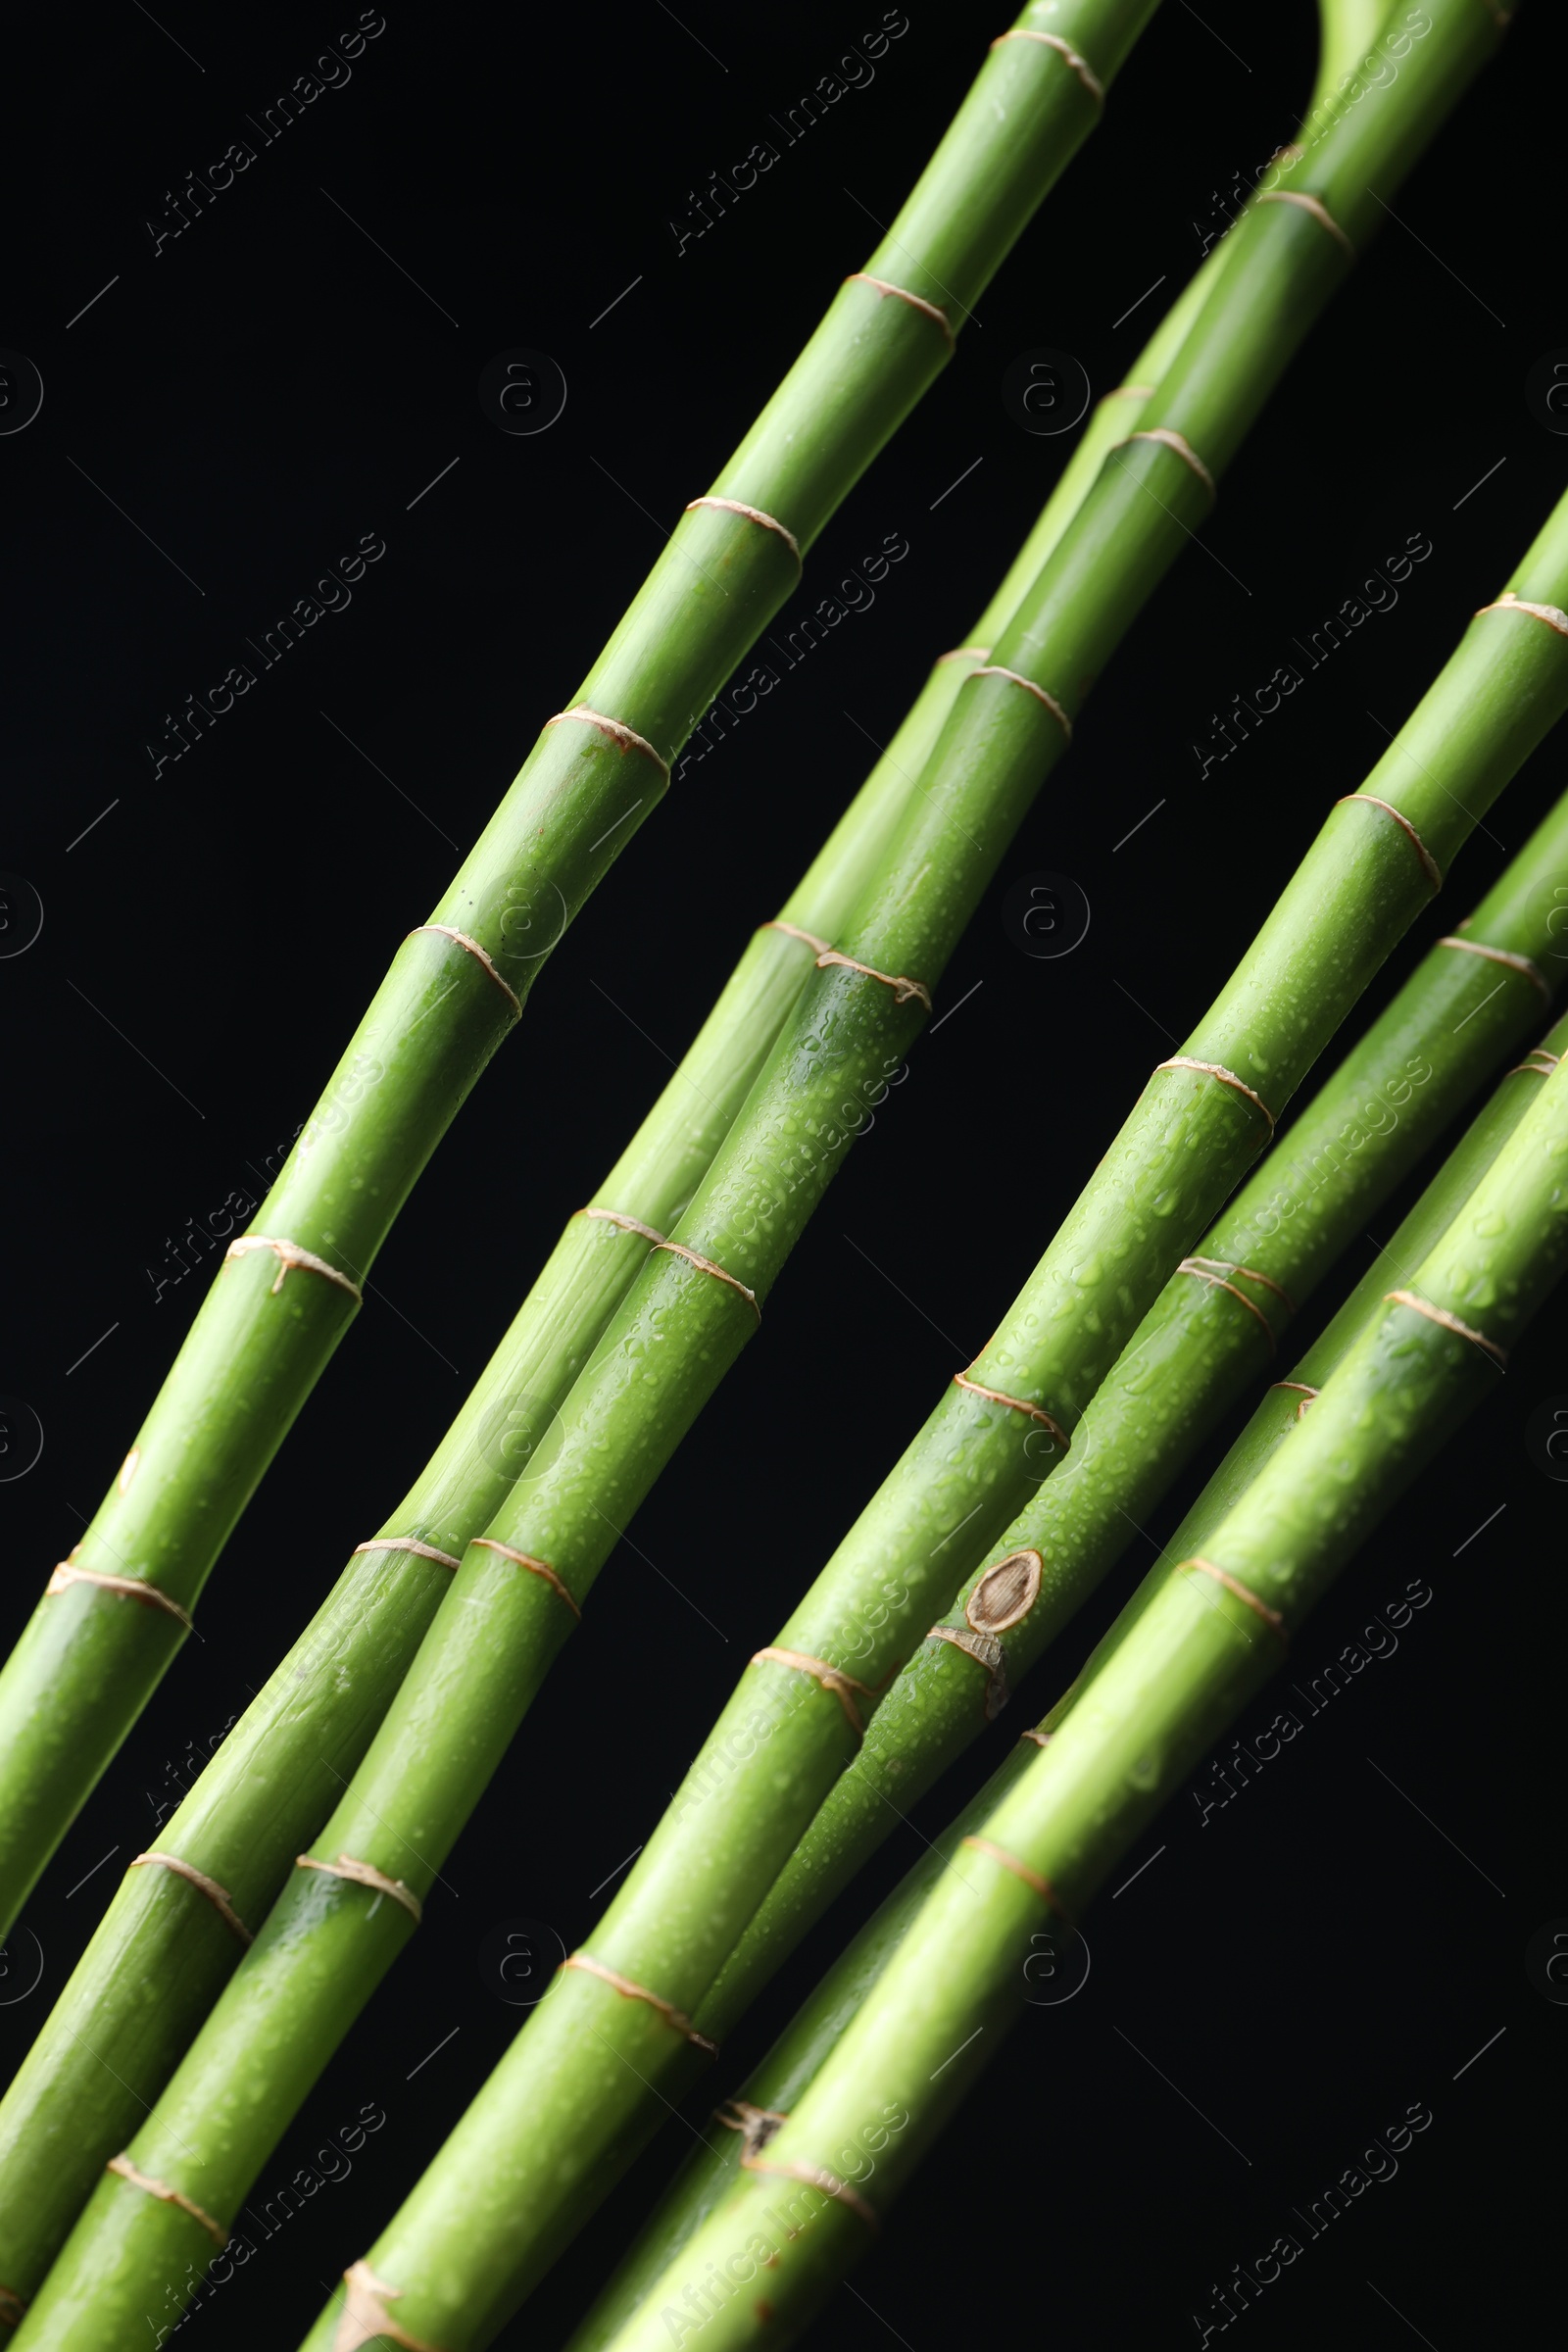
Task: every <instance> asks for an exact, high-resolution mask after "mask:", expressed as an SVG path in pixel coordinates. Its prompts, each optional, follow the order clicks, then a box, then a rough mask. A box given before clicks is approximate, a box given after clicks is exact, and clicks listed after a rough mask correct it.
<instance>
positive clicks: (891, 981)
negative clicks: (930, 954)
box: [816, 948, 931, 1012]
mask: <svg viewBox="0 0 1568 2352" xmlns="http://www.w3.org/2000/svg"><path fill="white" fill-rule="evenodd" d="M832 965H837V966H839V967H840V968H842V969H843V970H844V971H846V972H858V973H859V974H860V977H861V978H862V979H863V980H879V981H880V982H881V984H882V986H883V987H884V988H891V989H892V991H893V1002H894V1004H895V1005H907V1003H908V1002H909V999H910V998H911V997H918V998H919V1000H920V1002H921V1004H922V1005H924V1006H925V1008H926V1010H927V1012H929V1011H930V1009H931V991H930V990H929V989H928V988H927V987H926V986H925V983H924V982H923V981H920V980H906V979H905V978H904V976H903V974H902V973H900V972H878V971H874V970H873V969H872V967H871V965H870V964H868V963H857V962H856V960H855V957H854V956H841V955H840V954H839V952H838V950H837V948H824V949H823V950H822V953H821V955H820V956H818V957H817V959H816V968H817V970H818V971H819V972H825V971H827V970H828V969H829V967H830V966H832Z"/></svg>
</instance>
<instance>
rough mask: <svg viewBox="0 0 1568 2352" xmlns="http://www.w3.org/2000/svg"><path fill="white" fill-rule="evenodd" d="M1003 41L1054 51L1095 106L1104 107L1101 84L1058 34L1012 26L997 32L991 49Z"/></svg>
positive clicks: (1023, 26) (1103, 94) (1022, 26)
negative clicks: (1081, 84)
mask: <svg viewBox="0 0 1568 2352" xmlns="http://www.w3.org/2000/svg"><path fill="white" fill-rule="evenodd" d="M1004 41H1038V42H1039V43H1040V45H1041V47H1042V48H1043V49H1054V50H1055V52H1056V55H1057V56H1058V57H1064V58H1065V59H1066V61H1067V63H1068V65H1069V66H1071V68H1072V70H1073V72H1074V73H1076V74H1077V76H1078V78H1079V80H1080V81H1081V82H1082V83H1083V85H1084V88H1085V89H1086V90H1087V91H1088V92H1089V95H1090V97H1091V98H1092V99H1093V100H1094V102H1095V104H1096V105H1097V106H1103V105H1104V103H1105V92H1104V86H1103V83H1102V82H1101V80H1100V78H1099V76H1098V75H1097V74H1095V73H1092V72H1091V71H1090V69H1089V67H1088V65H1087V64H1086V63H1085V61H1084V60H1083V59H1082V58H1081V57H1080V56H1079V54H1078V52H1077V50H1076V49H1069V47H1068V46H1067V43H1066V42H1065V41H1064V40H1063V39H1062V37H1061V35H1060V33H1059V32H1034V31H1031V29H1030V28H1029V26H1028V25H1010V26H1009V27H1008V29H1007V30H1006V31H1005V32H999V33H998V35H997V37H996V39H995V40H994V41H993V42H992V44H991V46H992V48H993V49H1000V48H1001V47H1002V44H1003V42H1004Z"/></svg>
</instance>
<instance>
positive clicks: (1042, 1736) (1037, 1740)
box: [1018, 1732, 1053, 1747]
mask: <svg viewBox="0 0 1568 2352" xmlns="http://www.w3.org/2000/svg"><path fill="white" fill-rule="evenodd" d="M1052 1737H1053V1735H1052V1734H1051V1733H1050V1732H1020V1733H1019V1734H1018V1738H1019V1740H1020V1742H1021V1741H1023V1740H1028V1741H1029V1742H1030V1743H1031V1745H1032V1746H1035V1747H1049V1746H1050V1745H1051V1741H1052Z"/></svg>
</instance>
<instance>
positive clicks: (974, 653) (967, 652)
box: [937, 645, 991, 665]
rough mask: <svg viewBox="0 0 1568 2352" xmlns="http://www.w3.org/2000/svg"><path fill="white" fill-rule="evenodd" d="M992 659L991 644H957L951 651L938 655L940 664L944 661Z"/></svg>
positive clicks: (986, 660) (984, 660) (981, 660)
mask: <svg viewBox="0 0 1568 2352" xmlns="http://www.w3.org/2000/svg"><path fill="white" fill-rule="evenodd" d="M990 659H991V648H990V646H989V645H956V646H955V647H954V648H953V651H952V652H951V653H949V654H938V656H937V662H938V664H939V665H940V664H941V663H942V662H989V661H990Z"/></svg>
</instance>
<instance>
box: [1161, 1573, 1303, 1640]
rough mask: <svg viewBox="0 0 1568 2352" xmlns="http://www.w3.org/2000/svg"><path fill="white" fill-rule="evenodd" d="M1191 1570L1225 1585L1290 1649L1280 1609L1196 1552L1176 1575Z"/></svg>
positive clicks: (1228, 1590) (1227, 1589) (1183, 1574)
mask: <svg viewBox="0 0 1568 2352" xmlns="http://www.w3.org/2000/svg"><path fill="white" fill-rule="evenodd" d="M1189 1568H1196V1569H1197V1570H1198V1571H1199V1573H1200V1574H1201V1575H1202V1576H1211V1577H1212V1578H1213V1580H1214V1582H1215V1584H1216V1585H1223V1586H1224V1588H1225V1590H1226V1592H1227V1593H1231V1594H1232V1595H1233V1596H1234V1597H1235V1598H1236V1599H1237V1600H1240V1601H1245V1602H1246V1604H1247V1606H1248V1607H1249V1608H1250V1610H1251V1611H1252V1613H1253V1615H1254V1616H1257V1617H1261V1618H1262V1620H1263V1623H1264V1624H1265V1625H1266V1626H1267V1627H1268V1630H1269V1632H1270V1633H1271V1634H1272V1635H1273V1636H1274V1639H1275V1640H1276V1641H1277V1642H1278V1643H1279V1644H1280V1647H1281V1648H1282V1649H1288V1648H1289V1647H1290V1640H1289V1637H1288V1635H1287V1634H1286V1631H1285V1620H1284V1618H1283V1617H1282V1616H1281V1615H1280V1613H1279V1611H1278V1609H1271V1608H1270V1607H1269V1605H1268V1602H1267V1601H1266V1600H1260V1599H1259V1598H1258V1596H1257V1594H1256V1593H1254V1592H1252V1591H1251V1590H1250V1587H1248V1586H1247V1585H1244V1584H1243V1582H1242V1580H1241V1578H1240V1577H1239V1576H1232V1574H1231V1572H1230V1570H1229V1569H1228V1568H1218V1567H1216V1566H1215V1564H1214V1562H1213V1561H1212V1560H1204V1559H1200V1558H1199V1556H1198V1554H1197V1553H1196V1552H1195V1553H1194V1554H1193V1557H1192V1558H1191V1559H1190V1560H1183V1561H1182V1562H1181V1565H1180V1566H1179V1567H1178V1569H1177V1571H1176V1573H1177V1575H1178V1576H1185V1574H1186V1573H1187V1571H1188V1569H1189Z"/></svg>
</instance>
